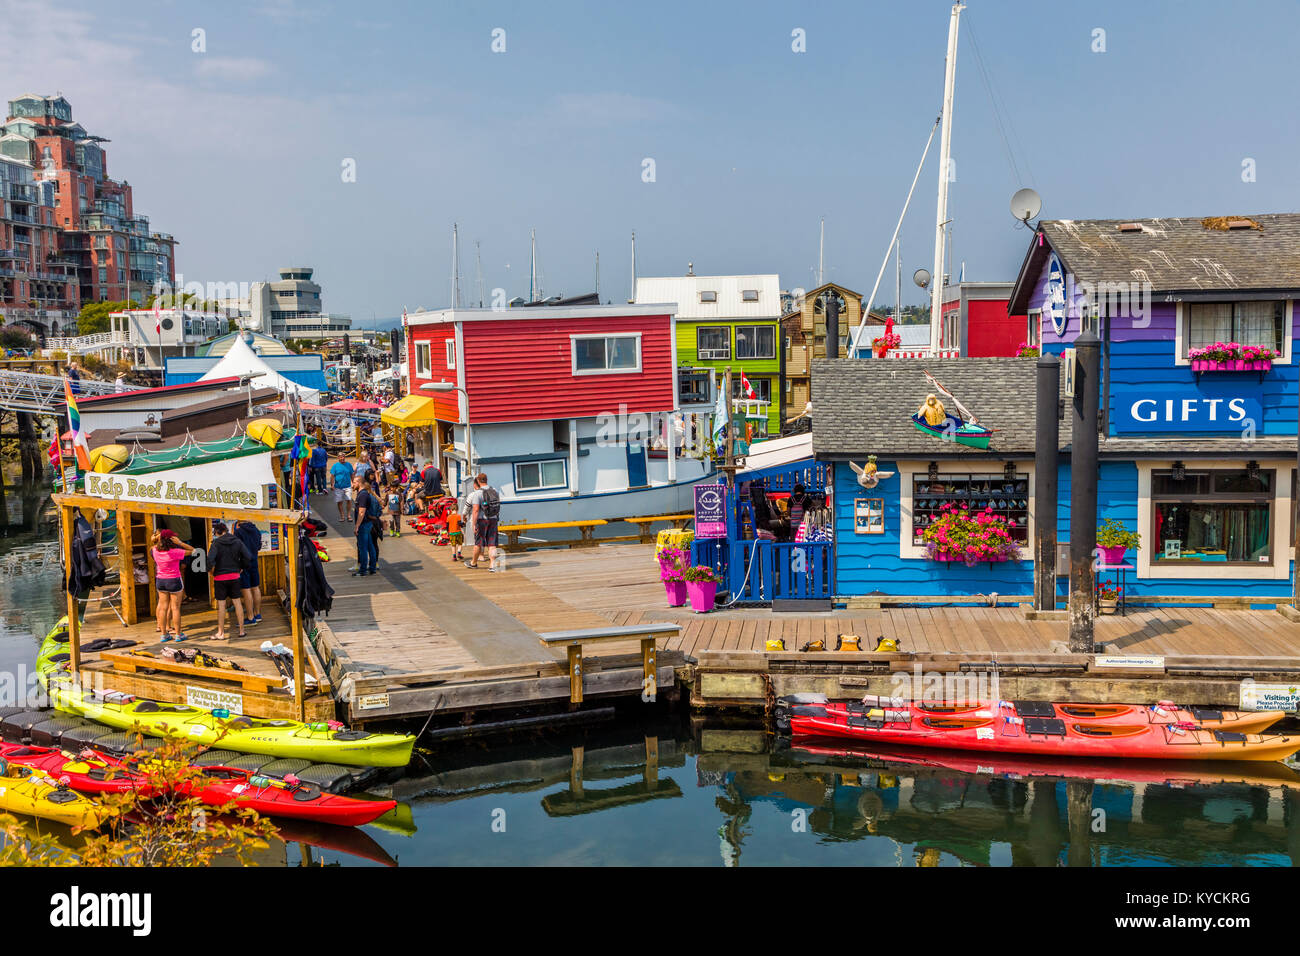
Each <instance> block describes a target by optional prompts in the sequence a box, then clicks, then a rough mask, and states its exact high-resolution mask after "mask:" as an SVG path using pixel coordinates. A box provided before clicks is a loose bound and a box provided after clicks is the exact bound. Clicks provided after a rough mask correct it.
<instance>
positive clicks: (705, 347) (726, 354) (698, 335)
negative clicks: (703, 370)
mask: <svg viewBox="0 0 1300 956" xmlns="http://www.w3.org/2000/svg"><path fill="white" fill-rule="evenodd" d="M695 354H696V356H698V357H699V359H700V361H702V362H705V361H712V362H716V361H720V360H721V361H726V360H727V359H729V358H731V329H729V328H728V327H727V326H725V325H719V326H705V327H701V328H698V329H696V330H695Z"/></svg>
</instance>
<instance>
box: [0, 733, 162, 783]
mask: <svg viewBox="0 0 1300 956" xmlns="http://www.w3.org/2000/svg"><path fill="white" fill-rule="evenodd" d="M0 759H3V760H7V761H8V762H9V763H12V764H18V765H19V766H23V767H31V768H32V769H33V770H40V771H41V772H42V773H44V774H45V775H46V776H48V777H50V778H52V779H54V780H58V781H64V780H66V782H67V785H68V786H69V787H70V788H72V789H73V790H77V791H79V792H81V793H130V792H132V791H135V792H138V793H140V794H142V795H144V796H153V794H152V793H151V789H150V787H149V786H148V782H147V780H146V778H145V776H144V775H143V774H140V773H137V772H136V771H134V770H131V769H129V768H128V767H127V766H126V765H125V764H124V763H122V761H120V760H118V759H117V758H116V757H110V756H108V755H107V754H102V753H100V752H99V751H97V750H83V751H82V752H81V753H79V754H72V753H69V752H68V751H66V750H56V749H54V748H53V747H29V746H26V745H24V744H0Z"/></svg>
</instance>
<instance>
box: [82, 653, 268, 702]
mask: <svg viewBox="0 0 1300 956" xmlns="http://www.w3.org/2000/svg"><path fill="white" fill-rule="evenodd" d="M99 657H100V660H105V661H108V662H109V663H110V664H112V665H113V668H114V670H119V671H123V672H125V673H127V674H134V673H136V672H137V671H139V670H143V669H148V670H151V671H163V672H165V673H168V674H185V675H188V676H190V677H207V678H210V679H212V680H225V681H231V682H233V683H236V684H238V685H239V686H240V687H241V688H243V689H244V690H249V691H254V692H256V693H260V694H265V693H269V692H270V691H271V689H272V688H275V689H277V690H278V689H280V688H282V687H284V678H283V677H281V676H280V675H279V674H276V675H275V676H274V677H271V676H269V675H266V674H251V673H249V672H248V671H236V670H226V669H224V668H221V667H196V666H195V665H193V664H178V663H176V662H175V661H168V660H163V659H162V658H161V657H142V656H140V655H139V654H115V653H113V652H111V651H102V652H101V653H100V655H99Z"/></svg>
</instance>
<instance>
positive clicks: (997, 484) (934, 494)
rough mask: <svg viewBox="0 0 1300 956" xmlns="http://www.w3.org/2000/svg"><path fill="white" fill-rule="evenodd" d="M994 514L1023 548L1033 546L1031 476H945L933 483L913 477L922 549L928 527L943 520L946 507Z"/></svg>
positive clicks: (917, 540) (915, 528) (915, 541)
mask: <svg viewBox="0 0 1300 956" xmlns="http://www.w3.org/2000/svg"><path fill="white" fill-rule="evenodd" d="M949 504H952V505H957V506H959V507H967V508H970V510H971V511H983V510H984V509H985V508H989V509H991V510H992V512H993V514H994V515H996V516H997V517H999V518H1002V519H1003V520H1004V521H1006V523H1007V527H1008V529H1009V530H1010V532H1011V537H1012V538H1014V539H1015V540H1016V542H1017V543H1018V544H1019V545H1020V546H1021V547H1026V546H1028V544H1029V474H1028V473H1027V472H1017V473H1016V476H1015V477H1014V478H1008V477H1007V476H1006V475H1005V474H1001V473H999V474H988V475H970V474H951V473H948V472H944V473H942V474H940V475H939V477H938V478H936V479H935V480H933V481H931V480H930V477H929V475H927V474H926V473H924V472H917V473H916V474H914V475H913V476H912V545H913V547H920V546H921V545H922V543H923V541H922V538H921V534H922V532H924V531H925V529H926V527H928V526H929V525H931V524H933V523H934V522H936V521H938V520H939V518H940V517H942V516H943V509H944V506H945V505H949Z"/></svg>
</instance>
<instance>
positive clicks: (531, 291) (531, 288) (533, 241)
mask: <svg viewBox="0 0 1300 956" xmlns="http://www.w3.org/2000/svg"><path fill="white" fill-rule="evenodd" d="M528 245H529V253H528V301H529V302H536V301H537V292H538V289H537V230H536V229H534V230H532V231H531V232H530V233H529V240H528Z"/></svg>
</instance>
